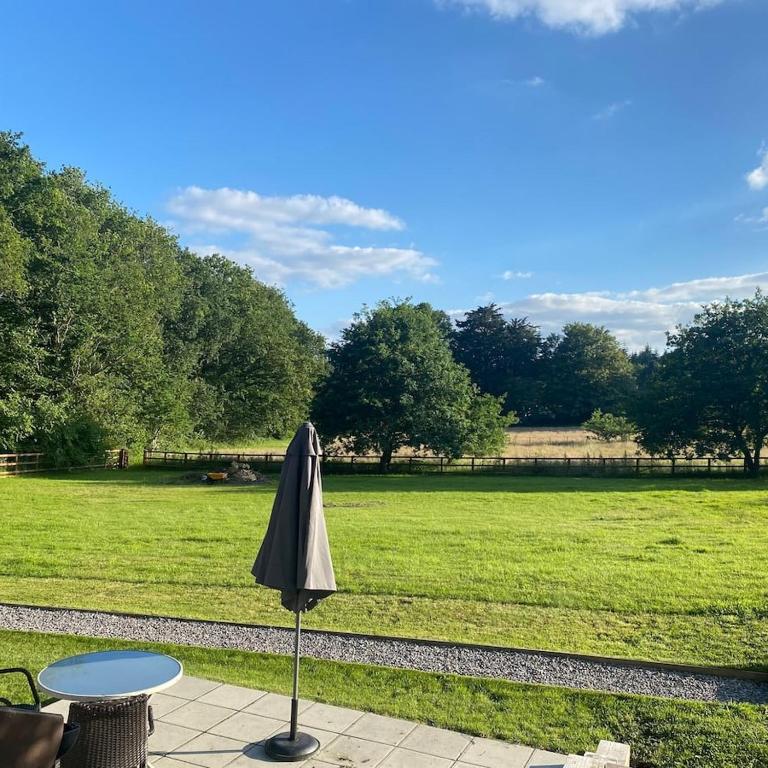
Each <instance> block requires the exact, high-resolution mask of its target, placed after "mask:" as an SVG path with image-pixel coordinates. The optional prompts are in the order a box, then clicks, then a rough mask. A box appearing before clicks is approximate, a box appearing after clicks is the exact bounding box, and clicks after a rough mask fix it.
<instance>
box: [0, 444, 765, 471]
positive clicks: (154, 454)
mask: <svg viewBox="0 0 768 768" xmlns="http://www.w3.org/2000/svg"><path fill="white" fill-rule="evenodd" d="M284 459H285V454H283V453H250V452H237V453H231V452H222V453H219V452H215V451H202V452H200V451H153V450H145V451H144V454H143V458H142V464H143V466H145V467H159V468H163V467H165V468H167V469H185V468H187V469H200V470H201V471H202V470H210V469H211V468H213V467H216V468H226V466H228V465H229V464H231V463H232V462H233V461H236V462H238V463H241V464H243V463H246V464H250V466H251V468H252V469H254V470H257V471H259V472H265V473H270V472H279V471H280V468H281V467H282V464H283V461H284ZM322 462H323V472H325V473H327V474H356V475H365V474H370V475H374V474H380V473H381V472H382V466H381V457H380V456H376V455H368V456H359V455H351V454H327V455H324V456H323V458H322ZM127 468H128V451H127V450H126V449H125V448H121V449H116V450H111V451H106V452H105V453H104V454H103V455H102V456H98V457H94V458H93V459H92V460H90V461H88V462H87V463H85V464H80V465H78V466H56V465H55V464H54V463H53V462H51V461H49V460H48V459H47V458H46V456H45V454H43V453H0V477H7V476H10V475H26V474H32V473H37V472H55V471H66V470H74V469H127ZM388 471H389V472H390V473H392V474H448V473H452V474H453V473H467V474H497V475H551V476H574V477H578V476H601V477H611V476H613V477H654V476H657V477H658V476H672V475H674V476H680V477H686V476H688V477H691V476H701V475H706V476H718V477H724V476H731V477H735V476H743V475H744V474H745V468H744V462H743V461H742V460H741V459H740V458H732V459H728V458H726V459H716V458H711V457H703V458H687V457H680V456H675V457H654V456H622V457H591V456H571V457H567V456H560V457H542V456H462V457H459V458H449V457H446V456H394V457H393V458H392V464H391V466H390V467H389V470H388ZM763 472H768V470H765V469H764V470H763Z"/></svg>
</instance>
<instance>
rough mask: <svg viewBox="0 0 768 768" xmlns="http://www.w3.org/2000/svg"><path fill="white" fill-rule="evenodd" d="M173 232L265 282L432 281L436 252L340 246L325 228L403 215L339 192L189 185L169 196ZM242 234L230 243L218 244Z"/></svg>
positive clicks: (379, 226)
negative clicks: (269, 192) (276, 192)
mask: <svg viewBox="0 0 768 768" xmlns="http://www.w3.org/2000/svg"><path fill="white" fill-rule="evenodd" d="M168 210H169V212H170V213H171V215H172V216H173V219H174V221H173V225H174V226H175V227H176V229H178V230H179V231H181V232H183V233H186V234H190V235H194V236H198V235H204V236H205V237H206V238H210V239H213V240H215V241H218V242H214V243H210V242H208V243H205V244H201V243H197V244H191V245H190V247H191V248H192V249H193V250H196V251H198V252H200V253H213V252H217V253H222V254H224V255H226V256H228V257H230V258H232V259H234V260H235V261H239V262H241V263H247V264H250V265H251V266H253V267H254V269H255V270H256V273H257V275H258V276H259V277H260V278H261V279H263V280H266V281H268V282H275V283H279V284H284V283H286V282H288V281H291V280H299V281H301V282H305V283H309V284H312V285H315V286H318V287H321V288H336V287H340V286H343V285H347V284H349V283H351V282H354V281H355V280H358V279H361V278H364V277H385V276H389V277H399V276H406V277H409V278H412V279H416V280H421V281H430V280H434V279H435V277H434V275H433V274H432V273H431V271H430V270H431V268H432V267H434V266H435V265H436V262H435V260H434V259H432V258H430V257H429V256H427V255H425V254H424V253H422V252H421V251H419V250H416V249H415V248H413V247H407V248H401V247H391V246H372V245H343V244H340V243H338V242H336V237H335V234H334V232H332V231H330V230H329V229H327V227H340V226H341V227H351V228H356V229H360V228H363V229H368V230H379V231H387V230H389V231H401V230H403V229H404V228H405V224H404V223H403V221H402V220H401V219H399V218H397V217H396V216H394V215H393V214H391V213H389V212H388V211H385V210H383V209H381V208H364V207H363V206H360V205H358V204H357V203H354V202H352V201H351V200H347V199H345V198H341V197H320V196H318V195H294V196H291V197H268V196H263V195H259V194H257V193H256V192H251V191H247V190H238V189H229V188H226V187H223V188H221V189H203V188H201V187H187V188H185V189H182V190H180V191H179V192H178V193H177V194H176V195H174V196H173V197H172V198H171V200H170V201H169V202H168ZM233 236H235V237H241V238H244V240H245V242H244V244H242V245H238V246H236V247H232V246H228V245H226V244H225V243H222V242H221V240H222V239H224V240H225V241H226V240H227V239H228V238H231V237H233Z"/></svg>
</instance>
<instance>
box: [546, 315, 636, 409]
mask: <svg viewBox="0 0 768 768" xmlns="http://www.w3.org/2000/svg"><path fill="white" fill-rule="evenodd" d="M547 347H548V353H547V363H546V380H545V385H544V389H545V395H544V401H545V405H546V407H547V408H548V409H549V410H551V412H552V414H553V416H554V418H555V420H557V421H558V422H560V423H562V424H581V423H582V422H584V421H585V420H586V419H588V418H589V416H590V415H591V414H592V413H593V412H594V411H595V410H596V409H598V408H600V409H602V410H605V411H610V412H612V413H623V412H624V410H625V407H626V404H627V400H628V397H629V394H630V392H631V390H632V387H633V370H632V364H631V363H630V361H629V357H628V356H627V353H626V351H625V350H624V349H623V347H622V346H621V345H620V344H619V342H618V340H617V339H616V338H615V337H614V336H613V335H612V334H611V333H610V331H608V330H607V329H605V328H602V327H599V326H596V325H591V324H589V323H569V324H568V325H566V326H565V327H564V328H563V333H562V335H561V336H556V335H555V336H551V337H550V338H549V339H548V340H547Z"/></svg>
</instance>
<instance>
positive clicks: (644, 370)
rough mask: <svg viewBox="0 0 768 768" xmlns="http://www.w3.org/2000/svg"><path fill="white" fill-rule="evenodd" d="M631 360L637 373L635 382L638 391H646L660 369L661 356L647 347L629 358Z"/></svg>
mask: <svg viewBox="0 0 768 768" xmlns="http://www.w3.org/2000/svg"><path fill="white" fill-rule="evenodd" d="M629 360H630V362H631V363H632V367H633V368H634V371H635V382H636V384H637V388H638V390H643V389H645V388H646V386H647V385H648V383H649V382H650V380H651V378H652V377H653V374H654V373H655V372H656V369H657V368H658V367H659V362H660V361H661V355H660V354H659V353H658V352H657V351H656V350H655V349H651V347H650V346H648V345H646V346H645V347H644V348H643V349H641V350H640V351H639V352H633V353H632V354H631V355H630V356H629Z"/></svg>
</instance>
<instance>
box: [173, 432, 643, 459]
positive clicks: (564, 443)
mask: <svg viewBox="0 0 768 768" xmlns="http://www.w3.org/2000/svg"><path fill="white" fill-rule="evenodd" d="M287 446H288V439H285V440H281V439H279V438H275V439H270V438H264V439H260V440H254V441H251V442H249V443H243V444H241V443H237V444H217V445H209V444H207V443H200V444H197V445H196V446H193V445H186V446H185V445H182V446H169V449H173V450H180V451H220V452H223V453H249V452H250V453H265V452H266V453H283V452H284V451H285V449H286V447H287ZM637 453H638V445H637V443H636V442H634V440H617V441H615V442H611V443H605V442H600V441H598V440H595V439H594V438H592V437H590V436H589V433H588V432H587V431H586V430H583V429H581V428H579V427H513V428H511V429H509V430H507V444H506V448H505V449H504V450H503V451H501V453H500V454H499V455H501V456H516V457H525V456H531V457H533V456H536V457H539V458H541V457H544V458H561V457H564V456H569V457H571V458H577V457H581V456H591V457H597V458H603V457H605V458H611V457H618V458H621V457H623V456H635V455H636V454H637ZM401 454H403V455H408V454H409V451H401Z"/></svg>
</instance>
